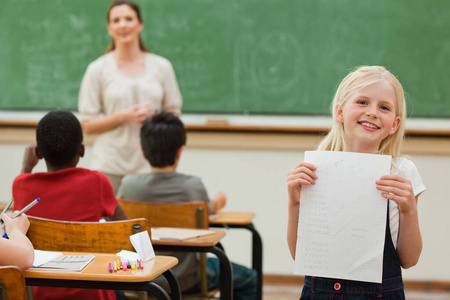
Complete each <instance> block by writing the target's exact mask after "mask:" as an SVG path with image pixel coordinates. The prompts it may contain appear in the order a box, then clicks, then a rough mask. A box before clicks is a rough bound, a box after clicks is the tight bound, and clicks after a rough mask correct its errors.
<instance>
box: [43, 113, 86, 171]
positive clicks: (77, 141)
mask: <svg viewBox="0 0 450 300" xmlns="http://www.w3.org/2000/svg"><path fill="white" fill-rule="evenodd" d="M36 141H37V146H38V149H39V152H41V154H42V156H43V157H44V159H45V160H46V161H47V162H49V163H50V164H52V165H54V166H60V165H64V164H67V163H70V162H71V161H72V159H73V158H74V157H75V155H76V154H77V153H78V151H79V149H80V146H81V143H82V142H83V131H82V130H81V125H80V122H79V121H78V119H77V118H76V117H75V115H74V114H73V113H71V112H69V111H61V110H56V111H51V112H49V113H47V114H46V115H45V116H44V117H43V118H42V119H41V120H40V121H39V123H38V125H37V128H36Z"/></svg>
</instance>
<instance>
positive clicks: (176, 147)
mask: <svg viewBox="0 0 450 300" xmlns="http://www.w3.org/2000/svg"><path fill="white" fill-rule="evenodd" d="M140 135H141V146H142V150H143V153H144V156H145V158H147V160H148V161H149V162H150V165H151V168H152V172H151V173H148V174H142V175H128V176H125V177H124V179H123V181H122V184H121V186H120V188H119V191H118V193H117V196H118V197H119V198H124V199H129V200H135V201H150V202H167V203H178V202H194V201H204V202H206V203H209V204H210V212H211V213H216V212H218V211H219V210H220V209H222V208H223V207H224V206H225V204H226V198H225V195H224V194H223V193H221V192H220V193H218V194H217V195H216V196H215V197H214V198H213V199H212V200H211V202H210V201H209V198H208V195H207V193H206V189H205V186H204V185H203V183H202V181H201V179H200V178H198V177H195V176H191V175H185V174H180V173H177V172H176V169H177V166H178V162H179V160H180V156H181V152H182V151H183V149H184V145H185V144H186V131H185V129H184V125H183V123H182V122H181V120H180V119H179V118H178V117H177V116H175V115H174V114H172V113H168V112H161V113H159V114H157V115H154V116H153V117H151V118H149V119H147V120H145V121H144V123H143V125H142V127H141V133H140ZM171 255H172V256H177V257H178V260H179V264H178V265H177V266H175V267H174V268H173V270H174V272H175V274H176V275H177V277H178V281H179V283H180V288H181V291H182V292H194V293H195V292H199V291H200V274H199V273H200V271H199V268H198V265H199V261H198V258H197V256H196V254H195V253H183V254H181V255H180V253H179V252H176V253H173V254H171ZM232 267H233V295H234V299H237V300H239V299H247V300H250V299H255V298H256V278H257V274H256V272H255V271H254V270H253V269H248V268H246V267H244V266H240V265H237V264H232ZM207 280H208V289H211V288H215V287H218V285H219V260H218V259H217V258H208V260H207Z"/></svg>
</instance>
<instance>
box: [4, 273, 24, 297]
mask: <svg viewBox="0 0 450 300" xmlns="http://www.w3.org/2000/svg"><path fill="white" fill-rule="evenodd" d="M0 299H14V300H26V299H27V291H26V286H25V276H24V275H23V272H22V271H21V270H20V269H19V268H18V267H14V266H6V267H0Z"/></svg>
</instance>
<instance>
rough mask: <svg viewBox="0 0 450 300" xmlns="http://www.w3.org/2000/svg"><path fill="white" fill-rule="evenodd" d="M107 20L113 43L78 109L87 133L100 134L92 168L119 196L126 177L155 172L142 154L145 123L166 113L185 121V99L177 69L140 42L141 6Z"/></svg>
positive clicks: (93, 70) (85, 85)
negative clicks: (182, 109)
mask: <svg viewBox="0 0 450 300" xmlns="http://www.w3.org/2000/svg"><path fill="white" fill-rule="evenodd" d="M107 20H108V24H107V26H106V28H107V30H108V33H109V35H110V36H111V37H112V41H111V44H110V45H109V46H108V47H107V49H106V51H105V54H104V55H103V56H101V57H99V58H98V59H96V60H95V61H93V62H92V63H91V64H90V65H89V66H88V68H87V70H86V73H85V74H84V77H83V80H82V82H81V88H80V93H79V99H78V109H79V112H80V113H81V115H82V121H81V124H82V127H83V131H84V132H85V133H86V134H98V137H97V138H96V141H95V143H94V147H93V153H94V156H93V163H92V166H91V167H92V168H93V169H95V170H99V171H101V172H102V173H104V174H106V175H107V176H108V178H109V180H110V181H111V184H112V186H113V188H114V192H116V191H117V189H118V188H119V186H120V182H121V180H122V177H123V176H124V175H126V174H140V173H145V172H150V169H149V166H148V164H147V163H146V161H145V159H144V157H143V156H142V153H141V150H140V141H139V129H140V125H141V122H142V121H143V120H145V119H146V118H148V117H149V116H151V115H153V114H154V113H155V112H157V111H158V110H160V109H164V110H166V111H171V112H174V113H176V114H178V115H179V114H180V112H181V105H182V98H181V94H180V90H179V88H178V83H177V80H176V77H175V73H174V70H173V68H172V64H171V63H170V62H169V61H168V60H167V59H165V58H163V57H161V56H158V55H156V54H153V53H150V52H149V51H148V50H147V48H146V47H145V45H144V43H143V42H142V40H141V38H140V36H139V33H140V32H141V31H142V29H143V28H144V24H143V21H142V17H141V13H140V9H139V7H138V6H137V4H135V3H134V2H132V1H129V0H116V1H113V2H112V3H111V4H110V6H109V7H108V11H107Z"/></svg>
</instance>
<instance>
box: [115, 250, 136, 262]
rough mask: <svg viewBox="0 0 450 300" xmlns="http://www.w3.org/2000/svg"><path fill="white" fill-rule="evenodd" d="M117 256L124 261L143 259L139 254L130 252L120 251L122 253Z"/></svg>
mask: <svg viewBox="0 0 450 300" xmlns="http://www.w3.org/2000/svg"><path fill="white" fill-rule="evenodd" d="M116 254H117V255H119V256H120V258H123V259H126V260H138V259H141V257H140V256H139V254H137V253H136V252H132V251H128V250H122V251H120V252H118V253H116Z"/></svg>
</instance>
